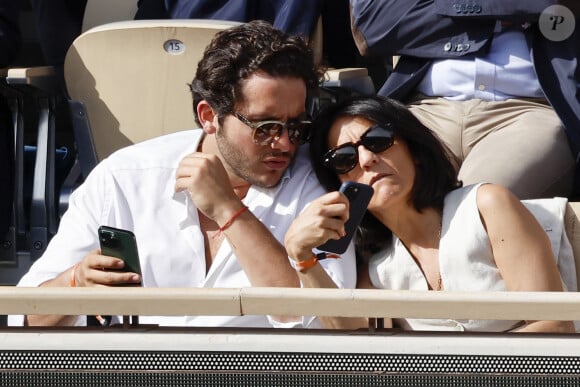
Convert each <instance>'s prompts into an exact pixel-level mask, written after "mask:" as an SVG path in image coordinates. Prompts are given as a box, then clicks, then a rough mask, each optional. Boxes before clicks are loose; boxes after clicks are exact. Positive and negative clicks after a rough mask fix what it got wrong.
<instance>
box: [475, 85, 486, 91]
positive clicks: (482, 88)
mask: <svg viewBox="0 0 580 387" xmlns="http://www.w3.org/2000/svg"><path fill="white" fill-rule="evenodd" d="M477 88H478V89H479V91H484V90H485V85H479V86H478V87H477Z"/></svg>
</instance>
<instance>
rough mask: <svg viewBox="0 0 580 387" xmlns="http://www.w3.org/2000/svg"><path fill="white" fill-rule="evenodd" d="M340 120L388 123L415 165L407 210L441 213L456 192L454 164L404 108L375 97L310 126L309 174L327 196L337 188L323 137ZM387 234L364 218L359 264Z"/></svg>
mask: <svg viewBox="0 0 580 387" xmlns="http://www.w3.org/2000/svg"><path fill="white" fill-rule="evenodd" d="M341 117H364V118H366V119H368V120H370V121H371V122H373V123H376V124H379V125H380V124H386V123H390V124H391V125H390V128H391V129H392V130H393V131H394V133H395V138H398V139H402V140H403V141H404V142H405V143H406V144H407V147H408V148H409V152H410V153H411V157H412V158H413V160H414V162H415V169H416V174H415V181H414V183H413V189H412V191H411V198H410V201H411V204H412V205H413V207H414V208H415V209H416V210H417V211H422V210H424V209H426V208H434V209H437V210H439V211H442V210H443V201H444V199H445V196H446V195H447V193H449V192H450V191H452V190H453V189H455V188H457V187H460V186H461V182H460V181H458V180H457V171H456V168H455V166H456V165H457V161H456V160H455V158H454V157H453V156H452V154H451V152H450V151H449V149H447V147H446V146H445V145H444V144H443V143H442V142H441V140H440V139H439V138H438V137H437V135H436V134H435V133H433V132H432V131H431V130H430V129H428V128H427V127H426V126H425V125H423V124H422V123H421V122H420V121H419V120H418V119H417V118H416V117H415V116H414V115H413V114H412V113H411V112H410V111H409V109H407V108H406V107H405V106H404V105H402V104H401V103H399V102H397V101H394V100H392V99H388V98H384V97H381V96H376V95H373V96H355V97H351V98H347V99H345V100H343V101H341V102H338V103H336V104H331V105H329V106H327V107H326V108H324V109H323V110H322V111H321V112H320V114H318V116H317V117H316V119H315V121H314V128H313V135H312V141H311V144H310V157H311V159H312V164H313V167H314V171H315V172H316V175H317V176H318V179H319V180H320V182H321V184H322V185H323V186H324V187H325V188H326V189H327V190H328V191H335V190H337V189H338V188H339V187H340V184H341V182H340V180H339V178H338V175H337V173H336V172H335V171H334V170H333V169H330V168H327V167H326V166H325V165H324V164H323V156H324V155H325V154H326V152H328V150H329V149H330V147H329V145H328V134H329V131H330V128H331V126H332V124H333V123H334V122H335V121H336V120H337V119H338V118H341ZM391 235H392V233H391V231H390V230H389V229H388V228H386V227H385V226H384V225H383V224H382V223H381V222H379V221H378V220H377V219H376V218H375V217H374V216H372V215H371V214H370V213H369V212H367V213H366V215H365V217H364V218H363V221H362V223H361V226H360V227H359V229H358V230H357V236H356V238H355V245H356V248H357V255H358V256H359V257H361V258H363V259H365V260H366V259H368V257H369V256H370V255H372V254H374V253H376V252H377V251H379V250H381V249H383V248H385V247H386V246H388V245H389V244H390V243H391V240H392V238H391Z"/></svg>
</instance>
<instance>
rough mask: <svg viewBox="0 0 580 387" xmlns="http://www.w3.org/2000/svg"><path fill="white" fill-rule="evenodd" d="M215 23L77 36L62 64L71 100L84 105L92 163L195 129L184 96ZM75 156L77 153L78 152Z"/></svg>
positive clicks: (99, 30) (172, 23) (156, 24)
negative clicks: (93, 154) (125, 148)
mask: <svg viewBox="0 0 580 387" xmlns="http://www.w3.org/2000/svg"><path fill="white" fill-rule="evenodd" d="M238 24H239V23H237V22H227V21H215V20H131V21H125V22H116V23H110V24H106V25H102V26H98V27H95V28H93V29H91V30H89V31H87V32H85V33H83V34H82V35H81V36H79V37H78V38H77V39H76V40H75V41H74V42H73V44H72V46H71V48H70V49H69V51H68V53H67V56H66V60H65V66H64V71H65V81H66V87H67V91H68V93H69V96H70V98H71V99H73V100H78V101H82V102H83V103H84V104H85V107H86V113H87V117H88V122H89V125H90V132H91V135H92V141H93V145H94V148H95V151H96V154H97V159H98V160H102V159H103V158H104V157H106V156H108V155H109V154H111V153H112V152H113V151H115V150H117V149H119V148H121V147H123V146H127V145H130V144H133V143H136V142H140V141H143V140H146V139H149V138H153V137H156V136H160V135H163V134H166V133H171V132H175V131H178V130H184V129H191V128H193V127H195V126H196V124H195V121H194V115H193V106H192V97H191V93H190V90H189V83H191V81H192V79H193V77H194V75H195V69H196V67H197V63H198V62H199V60H200V59H201V57H202V55H203V51H204V50H205V48H206V46H207V45H208V44H209V42H210V41H211V39H212V38H213V36H214V35H215V33H216V32H218V31H220V30H223V29H226V28H229V27H231V26H234V25H238ZM79 153H80V150H79Z"/></svg>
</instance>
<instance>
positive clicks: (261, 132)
mask: <svg viewBox="0 0 580 387" xmlns="http://www.w3.org/2000/svg"><path fill="white" fill-rule="evenodd" d="M283 129H284V128H283V127H282V125H281V124H277V123H274V122H267V123H264V124H262V125H260V126H258V127H257V128H256V129H254V142H256V143H257V144H260V145H267V144H270V143H271V142H272V141H275V140H277V139H278V138H280V134H282V130H283Z"/></svg>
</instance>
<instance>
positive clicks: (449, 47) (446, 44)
mask: <svg viewBox="0 0 580 387" xmlns="http://www.w3.org/2000/svg"><path fill="white" fill-rule="evenodd" d="M443 51H451V42H447V43H445V45H444V46H443Z"/></svg>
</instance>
